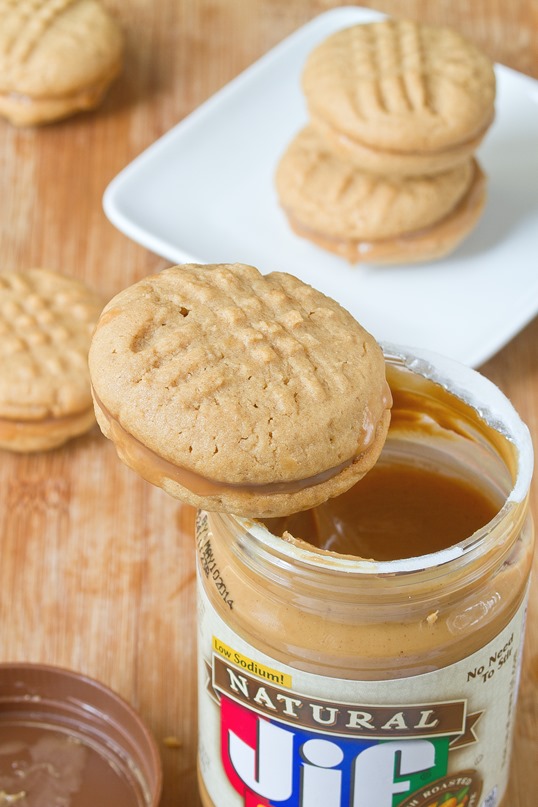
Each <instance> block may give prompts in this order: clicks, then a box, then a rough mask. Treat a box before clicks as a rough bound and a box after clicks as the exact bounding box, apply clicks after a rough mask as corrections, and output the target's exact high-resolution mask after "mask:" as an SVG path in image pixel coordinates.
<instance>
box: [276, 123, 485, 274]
mask: <svg viewBox="0 0 538 807" xmlns="http://www.w3.org/2000/svg"><path fill="white" fill-rule="evenodd" d="M276 187H277V192H278V196H279V199H280V203H281V206H282V208H283V210H284V212H285V214H286V216H287V218H288V220H289V223H290V226H291V227H292V229H293V230H294V232H295V233H296V234H297V235H299V236H301V237H303V238H306V239H308V240H310V241H312V242H313V243H315V244H316V245H318V246H321V247H323V248H324V249H326V250H328V251H330V252H334V253H335V254H337V255H340V256H342V257H344V258H346V259H347V260H348V261H349V262H350V263H358V262H365V263H371V264H389V263H400V264H402V263H410V262H413V263H415V262H418V261H427V260H433V259H436V258H440V257H442V256H444V255H447V254H448V253H449V252H451V251H452V250H454V249H455V248H456V247H457V246H458V244H459V243H460V242H461V241H462V240H463V238H465V236H466V235H467V234H468V233H469V232H470V231H471V230H472V229H473V228H474V227H475V225H476V223H477V221H478V219H479V217H480V215H481V213H482V210H483V208H484V204H485V199H486V193H485V190H486V182H485V178H484V175H483V173H482V171H481V170H480V168H479V166H478V163H477V162H476V161H475V160H474V159H469V160H467V161H466V162H465V163H462V164H461V165H458V166H456V167H455V168H452V169H450V170H449V171H444V172H443V173H439V174H432V175H429V176H415V177H398V176H394V177H388V176H381V175H379V176H378V175H376V174H371V173H369V172H365V171H360V170H359V169H358V168H356V167H355V165H354V164H353V163H351V162H349V161H348V160H343V159H342V158H340V157H339V156H337V155H336V154H335V153H334V152H332V151H331V150H329V149H328V148H327V145H326V143H325V141H324V139H323V138H322V137H321V136H320V135H319V134H318V132H317V130H316V129H315V128H314V127H312V126H308V127H306V128H305V129H303V130H302V131H301V132H300V133H299V134H298V135H297V136H296V137H295V138H294V140H293V141H292V142H291V143H290V145H289V147H288V148H287V150H286V152H285V153H284V155H283V156H282V158H281V160H280V163H279V165H278V167H277V172H276Z"/></svg>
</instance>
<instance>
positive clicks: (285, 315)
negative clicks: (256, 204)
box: [90, 264, 390, 516]
mask: <svg viewBox="0 0 538 807" xmlns="http://www.w3.org/2000/svg"><path fill="white" fill-rule="evenodd" d="M90 374H91V379H92V384H93V389H94V397H95V404H96V414H97V418H98V421H99V423H100V425H101V428H102V429H103V431H104V433H105V434H106V435H107V436H109V437H111V438H112V440H113V441H114V442H115V443H116V447H117V449H118V453H119V454H120V456H121V458H122V459H123V460H124V461H125V462H127V464H128V465H130V466H131V467H133V468H134V469H135V470H137V471H138V472H139V473H140V474H141V475H142V476H144V477H145V478H146V479H149V480H150V481H151V482H154V483H155V484H158V485H160V486H161V487H163V488H164V489H165V490H167V491H168V492H169V493H171V494H172V495H174V496H177V497H178V498H181V499H183V500H185V501H187V502H189V503H191V504H194V505H196V506H203V507H206V508H207V509H214V510H226V511H228V512H233V513H236V514H239V515H245V516H263V515H275V514H277V513H284V512H295V511H298V510H301V509H305V508H307V507H311V506H314V505H315V504H316V503H319V502H321V501H324V500H326V499H328V498H330V497H331V496H334V495H336V494H337V493H340V492H343V490H346V489H347V488H349V487H350V486H351V485H352V484H353V483H354V482H355V481H356V480H357V479H358V478H360V477H361V476H362V475H363V474H364V473H365V472H366V471H367V470H369V468H370V467H371V466H372V465H373V463H374V462H375V460H376V459H377V456H378V455H379V452H380V451H381V447H382V445H383V442H384V439H385V436H386V432H387V429H388V424H389V418H390V415H389V407H390V392H389V391H388V387H387V384H386V381H385V365H384V358H383V355H382V351H381V349H380V348H379V346H378V345H377V343H376V342H375V340H374V339H373V337H372V336H371V335H370V334H368V333H367V332H366V331H365V330H364V329H363V328H362V327H361V326H360V325H359V324H358V323H357V322H356V321H355V320H354V318H353V317H352V316H351V315H350V314H349V313H348V312H347V311H345V310H344V309H343V308H342V307H341V306H339V305H338V304H337V303H336V302H334V301H333V300H331V299H329V298H327V297H325V296H324V295H323V294H321V293H320V292H318V291H316V290H315V289H313V288H311V287H310V286H308V285H306V284H304V283H302V282H301V281H300V280H298V279H297V278H295V277H293V276H291V275H287V274H282V273H276V272H274V273H272V274H268V275H262V274H261V273H260V272H258V270H257V269H255V268H254V267H251V266H245V265H242V264H234V265H209V266H201V265H186V266H183V267H174V268H171V269H167V270H165V271H163V272H161V273H160V274H157V275H154V276H151V277H148V278H146V279H144V280H142V281H140V282H139V283H136V284H135V285H134V286H131V287H130V288H128V289H126V290H124V291H123V292H121V293H120V294H118V295H117V296H116V297H115V298H114V299H113V300H111V301H110V303H109V304H108V305H107V306H106V307H105V309H104V312H103V314H102V316H101V319H100V321H99V323H98V326H97V329H96V332H95V335H94V338H93V342H92V346H91V349H90Z"/></svg>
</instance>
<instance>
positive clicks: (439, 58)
mask: <svg viewBox="0 0 538 807" xmlns="http://www.w3.org/2000/svg"><path fill="white" fill-rule="evenodd" d="M302 84H303V90H304V93H305V96H306V101H307V105H308V109H309V112H310V117H311V121H312V123H313V125H314V126H316V128H317V129H318V131H319V132H320V134H322V135H323V137H324V138H325V139H326V141H327V145H328V146H329V147H330V148H331V150H333V151H335V152H336V153H337V154H339V155H340V156H342V157H344V158H345V159H348V160H351V161H352V162H354V163H355V164H356V165H357V166H358V167H359V168H360V169H361V170H366V171H372V172H374V173H378V174H390V175H394V174H403V175H414V174H431V173H437V172H440V171H446V170H448V169H450V168H452V167H454V166H456V165H459V164H461V163H463V162H466V161H468V160H469V158H470V157H471V156H472V155H473V154H474V152H475V150H476V148H477V146H478V145H479V144H480V141H481V140H482V138H483V137H484V135H485V133H486V131H487V129H488V127H489V126H490V124H491V122H492V120H493V117H494V101H495V74H494V70H493V65H492V62H491V60H490V59H489V58H488V57H487V56H486V54H484V53H482V52H481V51H480V50H479V49H478V48H477V47H475V45H473V44H472V43H471V42H469V41H467V40H466V39H465V38H464V37H463V36H461V35H460V34H459V33H458V32H457V31H454V30H452V29H451V28H445V27H442V26H434V25H422V24H420V23H417V22H412V21H411V20H396V19H386V20H383V21H381V22H375V23H370V24H366V25H355V26H352V27H351V28H346V29H344V30H342V31H338V32H337V33H335V34H332V35H331V36H330V37H328V38H327V39H326V40H325V41H323V42H322V43H321V44H320V45H318V46H317V47H316V48H315V49H314V50H313V51H312V52H311V53H310V55H309V57H308V59H307V62H306V65H305V68H304V71H303V76H302Z"/></svg>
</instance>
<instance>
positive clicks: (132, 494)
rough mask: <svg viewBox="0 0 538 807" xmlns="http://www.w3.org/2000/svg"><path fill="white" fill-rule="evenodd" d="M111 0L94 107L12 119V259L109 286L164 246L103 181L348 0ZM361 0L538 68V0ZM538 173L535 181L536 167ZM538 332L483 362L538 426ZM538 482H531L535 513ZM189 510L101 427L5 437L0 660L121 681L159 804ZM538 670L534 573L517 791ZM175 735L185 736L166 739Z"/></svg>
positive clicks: (537, 727) (529, 740)
mask: <svg viewBox="0 0 538 807" xmlns="http://www.w3.org/2000/svg"><path fill="white" fill-rule="evenodd" d="M107 5H108V6H109V8H111V9H112V11H113V12H114V13H115V14H116V15H117V17H118V18H119V19H120V21H121V23H122V25H123V27H124V29H125V32H126V37H127V54H126V65H125V70H124V72H123V74H122V76H121V78H120V79H119V80H118V81H117V82H116V83H115V85H114V86H113V88H112V89H111V91H110V92H109V94H108V96H107V98H106V101H105V103H104V104H103V106H102V107H101V108H100V110H99V111H97V112H95V113H91V114H85V115H81V116H78V117H76V118H72V119H70V120H68V121H65V122H63V123H60V124H56V125H51V126H49V127H46V128H42V129H36V130H31V129H28V130H16V129H14V128H13V127H11V126H10V125H9V124H8V123H6V122H3V121H0V189H1V192H0V267H1V268H2V269H4V268H6V269H19V268H21V269H22V268H28V267H30V266H46V267H50V268H53V269H57V270H59V271H63V272H65V273H69V274H73V275H75V276H77V277H79V278H81V279H84V280H86V281H87V282H88V283H90V284H91V285H93V286H94V287H96V288H97V289H99V290H100V291H101V292H102V294H103V295H104V297H106V298H109V297H111V296H112V295H113V294H115V293H116V292H118V291H119V290H120V289H122V288H123V287H125V286H127V285H129V284H131V283H133V282H135V281H137V280H138V279H140V278H142V277H143V276H144V275H146V274H148V273H150V272H154V271H156V270H159V269H162V268H163V267H165V266H166V265H168V263H167V261H165V260H163V259H161V258H159V257H157V256H156V255H154V254H151V253H150V252H148V251H147V250H145V249H143V248H142V247H140V246H138V245H136V244H134V243H132V242H131V241H129V240H128V239H127V238H126V237H125V236H124V235H122V234H121V233H119V232H118V231H117V230H115V228H114V227H113V226H112V225H111V224H110V223H109V222H108V221H107V219H106V218H105V216H104V213H103V210H102V205H101V197H102V193H103V191H104V189H105V187H106V185H107V184H108V182H109V181H110V180H111V179H112V177H113V176H114V175H115V174H116V173H117V172H118V171H119V170H120V169H121V168H123V167H124V166H125V165H126V164H127V163H128V162H130V161H131V160H132V159H133V158H134V157H135V156H136V155H137V154H139V153H140V152H141V151H142V150H143V149H144V148H146V147H147V146H148V145H149V144H150V143H152V142H153V141H154V140H155V139H156V138H157V137H159V136H160V135H162V134H163V133H164V132H166V131H167V130H168V129H169V128H170V127H171V126H173V125H174V124H176V123H177V122H178V121H179V120H181V119H182V118H183V117H184V116H185V115H187V114H188V113H189V112H191V111H192V110H193V109H195V107H196V106H198V105H199V104H200V103H201V102H202V101H204V100H205V99H207V98H208V97H209V96H210V95H212V94H213V93H214V92H215V91H216V90H218V89H219V88H220V87H221V86H223V85H224V84H225V83H227V82H228V81H229V80H230V79H232V78H233V77H234V76H235V75H237V74H238V73H239V72H240V71H241V70H243V69H244V68H246V67H247V66H248V65H249V64H251V63H252V62H254V61H255V60H256V59H257V58H258V57H260V56H261V55H262V54H263V53H265V52H266V51H267V50H268V49H269V48H271V47H272V46H274V45H275V44H277V43H278V42H279V41H280V40H281V39H282V38H283V37H285V36H287V35H288V34H290V33H292V32H293V31H294V30H295V29H297V28H298V27H299V26H301V25H303V24H304V23H306V22H307V21H309V20H310V19H312V18H313V17H315V16H316V15H317V14H319V13H322V12H323V11H326V10H328V9H329V8H332V7H335V6H337V5H343V3H338V2H331V0H130V2H128V3H124V2H121V0H108V1H107ZM365 5H369V6H372V7H375V8H378V9H379V10H382V11H388V12H392V13H395V14H399V15H400V16H401V15H403V14H406V15H408V16H410V17H414V18H419V19H422V20H426V19H427V20H431V21H438V22H443V23H446V24H451V25H453V26H454V27H456V28H459V29H460V30H461V31H462V32H464V33H465V34H467V35H468V36H469V37H470V38H472V39H474V40H475V41H476V42H477V43H479V44H480V45H481V46H482V47H483V48H484V49H485V50H486V51H487V52H488V53H489V54H490V55H491V57H493V58H494V59H495V60H497V61H500V62H502V63H504V64H507V65H510V66H511V67H514V68H516V69H518V70H521V71H523V72H526V73H529V74H530V75H534V76H536V77H538V4H537V2H536V0H511V2H510V3H507V2H506V0H475V2H473V3H469V2H468V1H467V0H437V2H435V3H433V2H427V0H400V1H399V2H397V1H396V0H393V2H389V0H386V2H383V0H379V2H369V3H365ZM507 159H509V155H507ZM529 182H534V183H535V185H536V182H537V178H536V177H531V176H529ZM537 196H538V191H537ZM537 240H538V233H537ZM486 304H487V303H486ZM537 344H538V319H537V320H534V321H533V322H531V323H530V324H529V325H528V326H527V327H526V328H525V329H524V330H523V332H522V333H520V334H519V335H518V336H517V337H516V338H515V339H513V341H512V342H511V343H510V344H508V345H507V346H506V347H505V348H504V349H503V350H502V351H501V352H500V353H498V354H497V355H496V356H495V357H494V358H492V359H491V360H490V361H488V362H487V364H486V365H485V366H483V367H482V368H481V370H482V371H483V372H484V373H485V374H486V375H487V376H488V377H489V378H491V379H492V380H493V381H494V382H495V383H497V384H498V385H499V386H500V387H501V389H502V390H503V391H504V392H505V393H506V394H507V395H508V396H509V397H510V398H511V399H512V400H513V402H514V404H515V406H516V408H517V409H518V410H519V412H520V414H521V415H522V417H523V419H524V420H525V421H526V422H527V423H528V425H529V427H530V429H531V431H532V433H533V435H534V437H536V436H537V435H538V348H537ZM426 347H427V346H426ZM537 493H538V490H537V488H536V486H535V487H534V489H533V492H532V500H533V508H534V511H535V512H537V513H538V501H537ZM193 515H194V514H193V511H192V510H191V509H189V508H188V507H184V506H181V505H180V504H179V503H178V502H176V501H175V500H173V499H171V498H169V497H168V496H167V495H166V494H164V493H163V492H162V491H161V490H158V489H156V488H153V487H152V486H150V485H149V484H147V483H146V482H144V481H143V480H142V479H139V478H138V477H137V476H136V475H135V474H134V473H133V472H132V471H130V470H128V469H127V468H126V467H124V466H123V464H121V463H120V462H119V460H118V459H117V457H116V454H115V451H114V448H113V447H112V445H111V444H110V443H109V442H108V441H106V440H105V439H104V438H103V437H102V436H101V434H100V432H99V431H98V429H97V427H96V428H94V429H93V431H92V432H90V434H88V435H87V436H85V437H83V438H80V439H77V440H75V441H73V442H72V443H71V444H69V445H67V446H66V447H64V448H62V449H60V450H57V451H54V452H49V453H44V454H35V455H27V456H24V455H23V456H19V455H12V454H9V453H8V452H0V661H15V660H28V661H40V662H46V663H51V664H58V665H62V666H67V667H70V668H73V669H76V670H80V671H83V672H84V673H86V674H89V675H91V676H94V677H96V678H98V679H100V680H101V681H103V682H104V683H106V684H108V685H109V686H111V687H112V688H113V689H115V690H116V691H117V692H119V693H120V694H121V695H123V696H124V697H125V698H127V699H128V700H129V701H130V702H131V703H132V704H133V705H134V706H135V708H137V709H138V710H139V712H140V713H141V715H142V716H143V718H144V719H145V720H146V721H147V723H148V724H149V725H150V727H151V728H152V729H153V732H154V734H155V737H156V738H157V741H158V742H159V745H160V749H161V754H162V760H163V765H164V792H163V797H162V807H172V805H176V806H177V805H179V804H181V805H182V807H192V806H193V805H196V804H198V797H197V792H196V763H195V754H196V705H195V689H194V680H195V663H196V659H195V643H194V614H195V583H194V580H195V577H194V548H193V540H192V530H193ZM537 685H538V576H537V575H535V578H534V587H533V589H532V592H531V604H530V613H529V619H528V633H527V641H526V649H525V655H524V663H523V674H522V685H521V694H520V702H519V710H518V719H517V731H516V738H515V749H514V757H513V766H512V777H511V784H510V791H509V796H508V799H507V803H506V807H536V803H537V799H538V796H537V795H536V794H537V793H538V765H537V764H536V763H537V751H538V698H537ZM167 736H174V737H176V738H177V739H178V745H179V747H177V748H169V747H167V746H166V745H165V744H164V743H163V742H162V740H163V738H165V737H167Z"/></svg>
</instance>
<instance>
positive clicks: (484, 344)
mask: <svg viewBox="0 0 538 807" xmlns="http://www.w3.org/2000/svg"><path fill="white" fill-rule="evenodd" d="M382 16H383V15H380V14H378V13H377V12H373V11H370V10H368V9H363V8H356V7H343V8H337V9H334V10H332V11H329V12H326V13H324V14H322V15H321V16H319V17H317V18H316V19H314V20H313V21H312V22H310V23H309V24H307V25H305V26H304V27H303V28H301V29H300V30H298V31H297V32H296V33H295V34H293V35H292V36H290V37H289V38H288V39H286V40H284V41H283V42H282V43H281V44H280V45H278V46H277V47H276V48H274V49H273V50H272V51H270V52H269V53H268V54H266V55H265V56H264V57H263V58H261V59H260V60H259V61H258V62H256V63H255V64H254V65H252V66H251V67H250V68H248V69H247V70H246V71H245V72H244V73H242V74H241V75H240V76H238V77H237V78H236V79H234V80H233V81H232V82H231V83H230V84H228V85H227V86H226V87H224V88H223V89H222V90H220V91H219V92H218V93H217V94H216V95H214V96H213V97H212V98H210V99H209V100H208V101H207V102H206V103H204V104H203V105H202V106H200V107H199V108H198V109H197V110H195V112H193V113H192V114H191V115H190V116H189V117H187V118H185V120H183V121H182V122H181V123H179V124H178V125H177V126H175V127H174V128H173V129H172V130H171V131H169V132H168V133H167V134H166V135H164V137H162V138H160V139H159V140H158V141H157V142H155V143H154V144H153V145H152V146H150V148H148V149H147V150H146V151H145V152H143V153H142V154H141V155H140V156H139V157H138V158H137V159H135V160H134V161H133V162H132V163H131V164H130V165H128V166H127V167H126V168H125V169H124V170H123V171H122V172H121V173H120V174H119V175H118V176H117V177H116V178H115V179H114V180H113V181H112V182H111V183H110V185H109V186H108V188H107V190H106V192H105V195H104V208H105V212H106V214H107V216H108V217H109V219H110V220H111V221H112V222H113V224H115V226H116V227H117V228H118V229H119V230H121V231H122V232H124V233H125V234H126V235H127V236H129V237H130V238H132V239H133V240H134V241H137V242H138V243H140V244H142V245H144V246H145V247H147V248H148V249H150V250H152V251H153V252H156V253H157V254H159V255H161V256H163V257H165V258H167V259H168V260H170V261H171V262H173V263H184V262H198V263H214V262H215V263H227V262H235V261H238V262H241V263H250V264H253V265H255V266H257V267H258V268H259V269H260V271H262V272H264V273H266V272H270V271H273V270H277V271H285V272H290V273H292V274H294V275H296V276H297V277H299V278H301V279H302V280H304V281H306V282H307V283H310V284H311V285H313V286H315V287H316V288H318V289H320V290H321V291H323V292H325V293H326V294H328V295H330V296H331V297H334V298H335V299H336V300H338V301H339V302H340V303H341V304H342V305H344V306H345V307H346V308H347V309H348V310H349V311H351V313H352V314H353V315H354V316H355V317H356V318H357V319H358V320H359V321H360V322H361V323H362V324H363V325H364V327H366V328H367V329H368V330H369V331H371V332H372V333H373V334H374V336H375V337H376V338H377V339H380V340H384V341H390V342H397V343H400V344H403V345H408V346H416V347H422V348H427V349H429V350H434V351H436V352H438V353H442V354H445V355H447V356H450V357H452V358H455V359H458V360H460V361H461V362H463V363H466V364H469V365H471V366H477V365H479V364H481V363H482V362H484V361H485V360H486V359H487V358H489V357H490V356H491V355H493V354H494V353H495V352H496V351H498V350H499V349H500V348H501V347H502V346H503V345H505V344H506V342H508V341H509V340H510V339H511V338H512V337H513V336H514V335H515V334H516V333H517V332H518V331H519V330H520V329H521V328H522V327H523V326H524V325H526V324H527V322H528V321H529V320H530V319H531V318H532V317H533V316H534V315H535V314H536V312H537V311H538V257H537V253H538V81H536V80H534V79H532V78H529V77H528V76H524V75H522V74H520V73H517V72H515V71H514V70H511V69H509V68H506V67H503V66H500V65H497V66H496V75H497V80H498V91H497V104H496V110H497V114H496V119H495V122H494V124H493V126H492V127H491V129H490V131H489V132H488V134H487V136H486V139H485V141H484V143H483V145H482V146H481V147H480V149H479V153H478V157H479V160H480V163H481V165H482V167H483V168H484V170H485V172H486V174H487V175H488V179H489V184H488V188H489V190H488V202H487V205H486V209H485V212H484V215H483V217H482V219H481V221H480V223H479V225H478V227H477V228H476V229H475V230H474V232H473V233H472V234H471V235H470V236H469V237H468V238H467V240H466V241H465V242H464V243H463V244H462V245H461V246H460V247H459V248H458V249H457V250H456V252H454V253H453V254H452V255H451V256H449V257H447V258H445V259H443V260H440V261H437V262H432V263H429V264H416V265H407V266H396V267H374V266H368V265H358V266H350V265H348V264H347V263H346V262H345V261H344V260H342V259H340V258H338V257H336V256H333V255H331V254H329V253H326V252H324V251H323V250H321V249H319V248H318V247H315V246H314V245H312V244H310V243H309V242H307V241H305V240H303V239H300V238H298V237H297V236H295V235H294V234H293V233H292V232H291V230H290V228H289V226H288V224H287V221H286V219H285V217H284V214H283V213H282V211H281V209H280V208H279V205H278V201H277V198H276V194H275V190H274V182H273V177H274V171H275V167H276V165H277V162H278V160H279V158H280V155H281V154H282V152H283V151H284V149H285V148H286V146H287V144H288V142H289V141H290V139H291V138H292V137H293V135H294V134H295V133H296V132H297V131H298V130H299V129H300V128H301V126H303V125H304V123H305V122H306V120H307V112H306V107H305V102H304V98H303V96H302V93H301V89H300V74H301V71H302V68H303V65H304V62H305V59H306V57H307V54H308V53H309V52H310V50H311V49H312V48H313V47H314V46H315V45H316V44H317V43H318V42H320V41H321V40H322V39H324V38H325V37H326V36H328V35H329V34H330V33H332V32H333V31H335V30H337V29H339V28H343V27H346V26H349V25H353V24H355V23H363V22H371V21H373V20H377V19H380V18H381V17H382Z"/></svg>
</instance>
